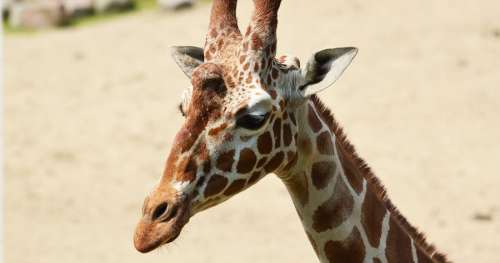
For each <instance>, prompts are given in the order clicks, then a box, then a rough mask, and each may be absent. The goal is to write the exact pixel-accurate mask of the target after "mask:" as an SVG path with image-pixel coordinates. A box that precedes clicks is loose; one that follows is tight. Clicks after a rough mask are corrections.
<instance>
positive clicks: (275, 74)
mask: <svg viewBox="0 0 500 263" xmlns="http://www.w3.org/2000/svg"><path fill="white" fill-rule="evenodd" d="M278 74H279V72H278V70H277V69H276V68H273V70H272V71H271V75H272V77H273V79H277V78H278Z"/></svg>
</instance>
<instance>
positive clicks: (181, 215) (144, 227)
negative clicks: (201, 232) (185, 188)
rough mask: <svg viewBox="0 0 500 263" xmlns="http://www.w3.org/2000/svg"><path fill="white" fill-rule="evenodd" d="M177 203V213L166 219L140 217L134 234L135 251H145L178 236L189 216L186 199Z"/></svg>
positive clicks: (188, 206)
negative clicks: (156, 219) (154, 219)
mask: <svg viewBox="0 0 500 263" xmlns="http://www.w3.org/2000/svg"><path fill="white" fill-rule="evenodd" d="M177 205H178V210H177V211H178V212H177V214H176V215H175V216H174V217H173V218H172V219H170V220H168V221H159V222H158V221H153V220H151V218H150V217H149V216H147V215H145V216H143V218H141V220H140V221H139V223H138V224H137V227H136V229H135V234H134V246H135V248H136V249H137V251H139V252H141V253H147V252H150V251H152V250H154V249H156V248H158V247H160V246H162V245H165V244H168V243H170V242H172V241H174V240H175V239H177V237H179V235H180V234H181V231H182V229H183V227H184V226H185V225H186V224H187V223H188V222H189V218H190V217H191V216H190V205H189V202H188V201H187V200H186V201H184V202H181V203H179V204H177Z"/></svg>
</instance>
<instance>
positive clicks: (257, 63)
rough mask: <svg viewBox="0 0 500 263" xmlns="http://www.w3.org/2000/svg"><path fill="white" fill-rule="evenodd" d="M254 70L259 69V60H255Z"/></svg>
mask: <svg viewBox="0 0 500 263" xmlns="http://www.w3.org/2000/svg"><path fill="white" fill-rule="evenodd" d="M253 71H254V72H256V73H257V72H258V71H259V62H255V65H254V66H253Z"/></svg>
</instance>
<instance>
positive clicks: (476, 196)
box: [5, 0, 500, 263]
mask: <svg viewBox="0 0 500 263" xmlns="http://www.w3.org/2000/svg"><path fill="white" fill-rule="evenodd" d="M242 2H243V1H242ZM306 2H312V1H298V0H296V1H291V0H290V1H284V3H283V5H282V9H281V11H280V25H279V31H278V32H279V45H278V46H279V48H278V49H279V52H280V53H289V54H295V55H298V56H299V57H300V58H301V59H302V60H303V61H305V59H307V58H308V57H309V55H310V54H311V53H312V52H314V51H316V50H319V49H321V48H326V47H335V46H346V45H354V46H358V47H359V48H360V53H359V55H358V57H357V58H356V60H355V62H354V63H353V64H352V66H351V67H350V69H348V70H347V71H346V74H345V75H344V76H343V77H342V79H341V80H340V81H339V82H337V84H336V85H335V86H334V88H331V89H329V90H328V91H326V92H324V93H322V94H321V97H322V98H323V99H324V100H325V102H326V103H327V104H328V105H330V106H331V107H332V109H333V111H334V112H335V113H336V117H337V119H338V120H339V121H340V122H341V123H343V125H344V126H345V128H346V131H347V132H348V134H349V135H350V136H349V137H350V138H351V140H352V141H353V143H354V144H355V145H356V146H357V148H358V150H359V152H360V155H361V156H363V157H364V158H365V159H366V160H367V161H368V163H369V164H370V165H371V166H372V167H373V168H374V170H375V172H376V173H377V174H378V176H379V177H380V178H381V179H382V181H383V182H384V184H385V185H386V187H387V188H388V191H389V194H390V196H391V197H392V199H393V201H394V202H395V203H396V205H397V206H398V207H399V208H400V209H401V210H402V211H403V213H404V214H405V215H406V216H407V217H408V218H409V220H410V221H411V222H412V223H413V224H415V225H416V226H418V227H419V228H420V229H422V230H423V231H424V232H426V233H427V235H428V237H429V239H430V240H431V241H432V242H433V243H435V244H436V245H437V246H438V247H439V248H440V250H441V251H443V252H445V253H447V254H448V255H449V257H450V259H452V260H454V261H456V262H483V263H498V262H500V256H499V255H498V251H500V204H499V201H498V200H500V192H499V188H500V175H499V172H498V164H499V162H500V157H499V156H500V147H499V146H500V143H499V141H500V123H499V116H500V90H499V88H500V84H499V83H500V19H499V16H498V15H499V10H500V2H499V1H497V0H485V1H481V2H473V1H465V0H462V1H456V0H454V1H452V0H448V1H444V0H443V1H434V0H421V1H396V0H382V1H371V2H366V1H363V2H362V1H357V0H356V1H353V0H343V1H337V0H336V1H332V0H321V1H314V4H313V5H312V4H307V3H306ZM364 2H366V3H364ZM250 5H251V2H250V1H244V3H242V5H241V6H240V7H239V14H240V17H241V20H242V23H243V22H244V23H246V21H247V19H248V17H249V14H250ZM208 13H209V6H208V5H206V4H202V5H199V6H197V7H196V8H194V9H192V10H189V11H185V12H181V13H175V14H174V13H168V14H165V13H163V14H162V13H159V12H157V11H148V12H145V13H141V14H136V15H131V16H126V17H123V18H118V19H116V20H112V21H106V22H103V23H100V24H96V25H92V26H87V27H84V28H76V29H64V30H57V31H49V32H43V33H40V34H35V35H9V36H7V37H6V39H5V58H6V61H5V62H6V67H5V77H6V89H5V105H6V106H5V114H6V115H5V140H6V149H5V153H6V189H5V192H6V195H5V198H6V202H5V207H6V211H5V222H6V224H5V240H6V243H5V251H6V255H5V256H6V261H7V262H16V263H24V262H40V263H44V262H51V263H53V262H75V263H78V262H122V263H125V262H316V261H317V260H316V258H315V256H314V255H313V252H312V249H311V248H310V246H309V244H308V242H307V241H306V237H305V235H304V233H303V230H302V227H301V224H300V222H299V219H298V218H297V216H296V215H295V211H294V209H293V205H292V202H291V200H290V199H289V196H288V194H287V192H286V189H285V187H284V186H283V185H282V184H281V182H280V181H279V180H278V179H276V178H275V177H274V176H272V175H270V176H268V177H267V178H266V179H264V180H263V181H262V182H260V183H259V184H258V185H257V186H255V187H253V188H251V189H249V190H248V191H246V192H244V193H242V194H240V195H238V196H237V197H235V198H234V199H232V200H230V201H228V202H227V203H224V204H223V205H221V206H219V207H217V208H213V209H211V210H209V211H207V212H204V213H202V214H200V215H197V216H196V217H195V218H193V219H192V221H191V222H190V224H189V225H188V226H187V227H186V228H185V230H184V231H183V233H182V235H181V237H180V238H179V239H178V240H177V241H176V242H175V243H174V244H173V245H171V246H169V247H166V248H162V249H160V250H159V251H155V252H152V253H150V254H146V255H142V254H139V253H138V252H136V251H135V250H134V248H133V245H132V233H133V230H134V226H135V224H136V222H137V220H138V218H139V214H140V208H141V205H142V201H143V198H144V197H145V194H146V192H147V191H149V190H150V189H151V187H152V186H153V185H154V183H156V181H157V180H158V178H159V176H160V174H161V171H162V169H163V163H164V159H165V157H166V154H167V153H168V151H169V148H170V146H171V142H172V139H173V136H174V134H175V133H176V131H177V128H178V127H179V125H180V123H181V121H182V118H181V116H180V114H179V113H178V112H177V109H176V105H177V103H178V102H179V98H180V92H181V90H182V89H183V88H184V87H185V86H186V85H187V84H188V80H187V79H186V78H185V77H184V75H183V74H182V73H181V71H180V70H178V69H177V67H176V66H175V64H174V62H173V61H172V59H170V57H169V55H168V47H169V46H171V45H182V44H185V45H201V44H202V43H203V38H204V33H205V29H206V28H207V22H208Z"/></svg>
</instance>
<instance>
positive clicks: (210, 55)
mask: <svg viewBox="0 0 500 263" xmlns="http://www.w3.org/2000/svg"><path fill="white" fill-rule="evenodd" d="M205 60H206V61H209V60H212V54H210V52H205Z"/></svg>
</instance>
